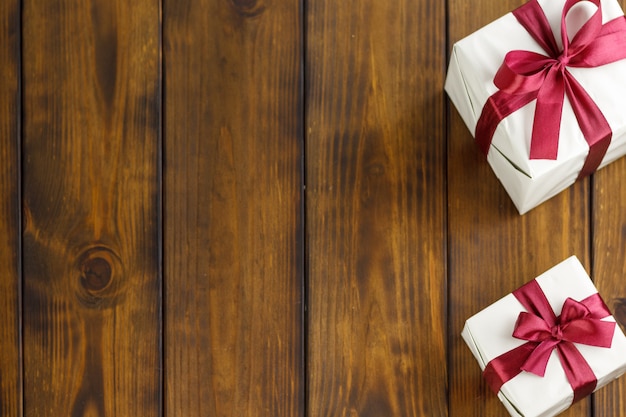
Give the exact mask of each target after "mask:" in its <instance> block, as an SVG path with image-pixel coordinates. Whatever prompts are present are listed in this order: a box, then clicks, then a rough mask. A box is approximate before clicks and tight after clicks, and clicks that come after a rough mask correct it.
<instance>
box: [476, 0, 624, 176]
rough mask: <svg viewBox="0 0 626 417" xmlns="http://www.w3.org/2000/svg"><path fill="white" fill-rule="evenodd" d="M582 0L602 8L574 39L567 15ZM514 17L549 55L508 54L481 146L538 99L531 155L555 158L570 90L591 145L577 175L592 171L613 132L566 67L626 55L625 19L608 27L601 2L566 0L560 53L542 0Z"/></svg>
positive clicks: (486, 111)
mask: <svg viewBox="0 0 626 417" xmlns="http://www.w3.org/2000/svg"><path fill="white" fill-rule="evenodd" d="M580 1H590V2H591V3H593V4H595V5H596V6H597V7H598V10H597V11H596V12H595V13H594V14H593V15H592V16H591V18H590V19H589V20H588V21H587V22H586V23H585V24H584V25H583V26H582V27H581V28H580V30H579V31H578V33H577V34H576V35H575V36H574V38H573V39H572V41H571V42H570V40H569V38H568V36H567V28H566V24H565V17H566V15H567V13H568V12H569V11H570V9H571V8H572V7H573V6H574V5H575V4H576V3H578V2H580ZM513 15H514V16H515V17H516V18H517V20H518V22H519V23H520V24H521V25H522V26H523V27H524V28H525V29H526V30H527V31H528V33H529V34H530V35H531V36H532V37H533V39H535V40H536V41H537V42H538V43H539V45H540V46H541V48H543V50H544V51H545V52H546V54H547V55H542V54H538V53H535V52H530V51H521V50H516V51H510V52H509V53H507V55H506V56H505V58H504V62H503V63H502V66H501V67H500V69H499V70H498V72H497V73H496V75H495V78H494V84H495V85H496V87H498V89H499V90H498V91H497V92H496V93H495V94H493V95H492V96H491V97H489V99H488V100H487V103H485V106H484V107H483V110H482V114H481V115H480V118H479V120H478V123H477V125H476V132H475V135H474V136H475V137H476V141H477V143H478V146H479V148H480V149H481V150H482V152H483V153H484V154H485V155H487V153H488V152H489V148H490V147H491V141H492V138H493V134H494V132H495V130H496V127H497V126H498V124H499V123H500V122H501V121H502V120H503V119H504V118H505V117H507V116H509V115H510V114H512V113H514V112H515V111H517V110H518V109H520V108H522V107H523V106H525V105H526V104H528V103H530V102H531V101H533V100H535V99H536V100H537V106H536V110H535V116H534V122H533V131H532V137H531V144H530V159H556V157H557V152H558V143H559V131H560V127H561V114H562V111H563V100H564V95H565V94H567V97H568V99H569V101H570V103H571V105H572V109H573V110H574V115H575V116H576V120H577V121H578V124H579V126H580V129H581V131H582V133H583V136H584V137H585V140H586V141H587V143H588V144H589V154H588V155H587V158H586V160H585V164H584V166H583V168H582V170H581V172H580V174H579V176H578V178H582V177H585V176H587V175H590V174H592V173H593V172H594V171H595V170H596V169H597V168H598V166H599V165H600V163H601V162H602V158H604V155H605V154H606V150H607V149H608V147H609V144H610V142H611V136H612V132H611V128H610V126H609V124H608V122H607V120H606V119H605V118H604V115H603V114H602V112H601V111H600V109H599V108H598V106H597V105H596V104H595V102H594V101H593V100H592V98H591V97H590V96H589V94H588V93H587V92H586V91H585V89H584V88H583V87H582V86H581V85H580V84H579V83H578V81H576V79H575V78H574V77H573V76H572V74H571V73H570V72H569V71H568V70H567V67H579V68H592V67H597V66H600V65H605V64H608V63H611V62H615V61H618V60H621V59H624V58H626V18H624V16H621V17H619V18H616V19H613V20H611V21H610V22H607V23H606V24H604V25H603V24H602V8H601V5H600V0H567V1H566V3H565V6H564V7H563V13H562V16H561V39H562V41H563V50H562V51H561V50H559V48H558V46H557V43H556V40H555V38H554V35H553V33H552V30H551V28H550V24H549V22H548V20H547V18H546V16H545V14H544V13H543V10H542V9H541V6H540V5H539V3H538V2H537V0H531V1H530V2H528V3H526V4H524V5H523V6H521V7H519V8H517V9H516V10H514V11H513Z"/></svg>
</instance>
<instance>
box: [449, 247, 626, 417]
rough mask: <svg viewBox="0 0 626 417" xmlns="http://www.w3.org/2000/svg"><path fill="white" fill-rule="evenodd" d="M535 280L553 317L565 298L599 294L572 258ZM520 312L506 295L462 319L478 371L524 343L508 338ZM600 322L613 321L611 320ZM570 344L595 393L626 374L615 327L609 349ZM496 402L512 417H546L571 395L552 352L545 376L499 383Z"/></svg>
mask: <svg viewBox="0 0 626 417" xmlns="http://www.w3.org/2000/svg"><path fill="white" fill-rule="evenodd" d="M535 281H536V282H537V283H538V284H539V286H540V287H541V289H542V290H543V293H544V294H545V296H546V298H547V300H548V302H549V304H550V306H551V307H552V310H553V311H554V313H555V314H556V315H557V316H559V315H560V314H561V309H562V307H563V304H564V302H565V300H566V299H567V298H568V297H569V298H572V299H574V300H576V301H581V300H584V299H585V298H587V297H589V296H591V295H593V294H596V293H597V292H598V291H597V289H596V288H595V286H594V285H593V283H592V282H591V280H590V279H589V276H588V275H587V273H586V271H585V269H584V268H583V266H582V265H581V263H580V262H579V260H578V259H577V258H576V257H575V256H572V257H570V258H568V259H566V260H565V261H563V262H561V263H560V264H558V265H556V266H554V267H553V268H551V269H549V270H548V271H546V272H544V273H543V274H541V275H540V276H538V277H537V278H535ZM523 311H526V310H525V308H524V306H523V305H522V304H521V303H520V302H519V301H518V299H517V298H516V297H515V296H514V295H513V294H509V295H507V296H505V297H504V298H502V299H500V300H498V301H496V302H495V303H494V304H492V305H490V306H489V307H487V308H485V309H484V310H482V311H480V312H479V313H477V314H476V315H474V316H472V317H470V318H469V319H468V320H467V321H466V323H465V328H464V329H463V332H462V334H461V335H462V337H463V339H464V340H465V342H466V343H467V345H468V347H469V348H470V350H471V351H472V353H473V355H474V357H475V358H476V360H477V361H478V363H479V365H480V368H481V369H482V370H484V369H485V367H486V366H487V364H488V363H489V362H490V361H492V360H493V359H494V358H497V357H498V356H500V355H502V354H503V353H506V352H510V351H511V350H513V349H515V348H517V347H518V346H521V345H523V344H525V343H526V341H525V340H520V339H517V338H514V337H513V335H512V334H513V331H514V328H515V324H516V322H517V319H518V316H519V314H520V312H523ZM602 320H603V321H608V322H615V320H614V318H613V316H608V317H606V318H604V319H602ZM574 345H575V347H576V348H577V349H578V351H579V352H580V353H581V354H582V355H583V357H584V358H585V361H586V362H587V363H588V364H589V366H590V367H591V369H592V370H593V373H594V375H595V377H596V379H597V385H596V390H597V389H599V388H601V387H602V386H604V385H606V384H608V383H609V382H611V381H613V380H614V379H616V378H618V377H620V376H621V375H622V374H623V373H624V372H625V371H626V337H625V336H624V334H623V333H622V331H621V329H620V327H619V326H617V325H616V326H615V330H614V333H613V339H612V342H611V346H610V348H604V347H597V346H589V345H584V344H578V343H575V344H574ZM498 398H499V399H500V401H501V402H502V403H503V404H504V406H505V407H506V409H507V410H508V411H509V413H510V414H511V415H512V416H516V417H548V416H554V415H556V414H558V413H560V412H562V411H564V410H565V409H567V408H568V407H569V406H570V405H571V403H572V400H573V398H574V392H573V389H572V387H571V386H570V384H569V382H568V380H567V378H566V375H565V371H564V370H563V366H562V364H561V361H560V359H559V356H558V354H557V352H556V350H554V351H552V353H551V354H550V359H549V361H548V366H547V368H546V372H545V375H544V376H543V377H540V376H537V375H535V374H532V373H529V372H525V371H522V372H521V373H520V374H519V375H517V376H515V377H514V378H513V379H511V380H509V381H508V382H506V383H504V385H502V387H501V389H500V391H499V392H498Z"/></svg>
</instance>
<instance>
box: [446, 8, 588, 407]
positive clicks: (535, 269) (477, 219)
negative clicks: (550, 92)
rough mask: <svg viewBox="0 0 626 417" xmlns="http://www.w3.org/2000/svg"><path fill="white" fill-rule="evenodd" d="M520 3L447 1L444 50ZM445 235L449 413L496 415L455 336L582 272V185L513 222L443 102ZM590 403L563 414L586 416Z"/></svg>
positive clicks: (585, 230)
mask: <svg viewBox="0 0 626 417" xmlns="http://www.w3.org/2000/svg"><path fill="white" fill-rule="evenodd" d="M522 3H523V2H520V1H493V0H481V1H478V2H472V3H471V4H469V3H467V2H464V1H458V0H450V1H449V8H448V10H449V11H450V15H449V39H450V45H449V48H451V46H452V44H453V43H454V42H456V41H457V40H459V39H461V38H462V37H465V36H467V35H469V34H470V33H472V32H473V31H475V30H477V29H478V28H480V27H482V26H484V25H486V24H487V23H489V22H491V21H493V20H494V19H496V18H498V17H500V16H502V15H504V14H505V13H507V12H509V11H511V10H513V9H514V8H515V7H517V6H519V5H520V4H522ZM449 122H450V129H449V136H448V143H449V148H448V202H449V204H448V230H449V252H448V253H449V260H450V261H449V268H450V269H449V278H448V280H449V281H448V283H449V288H450V299H449V301H448V303H449V311H450V319H449V320H450V326H449V334H448V338H449V340H448V349H449V357H450V360H449V364H450V365H449V366H450V391H449V397H450V402H449V403H450V409H449V412H450V415H451V416H468V417H470V416H477V417H478V416H492V415H504V414H505V410H504V407H503V406H502V405H501V404H500V402H499V401H498V399H497V397H496V396H495V395H494V394H493V393H492V392H491V391H490V390H489V389H488V388H487V387H486V385H485V383H484V382H483V380H482V377H481V372H480V368H479V366H478V364H477V363H476V360H475V359H474V357H473V356H472V354H471V353H470V351H469V349H468V348H467V347H466V346H465V344H464V342H463V341H462V339H461V337H460V333H461V330H462V328H463V325H464V323H465V320H466V319H467V318H469V317H470V316H472V315H473V314H475V313H477V312H478V311H480V310H482V309H483V308H485V307H487V306H488V305H489V304H491V303H493V302H494V301H496V300H498V299H500V298H501V297H503V296H505V295H506V294H508V293H510V292H511V291H512V290H514V289H516V288H518V287H519V286H521V285H522V284H524V283H526V282H527V281H529V280H531V279H533V278H534V277H536V276H537V275H539V274H540V273H542V272H544V271H545V270H547V269H549V268H551V267H552V266H554V265H556V264H557V263H559V262H561V261H562V260H564V259H565V258H567V257H569V256H571V255H576V256H578V258H579V259H580V260H581V262H582V263H583V265H584V266H585V267H586V268H587V270H588V271H589V266H590V261H589V253H590V246H589V245H590V242H589V234H590V230H589V216H590V214H589V180H588V179H587V180H584V181H581V182H578V183H576V184H574V185H573V186H572V187H571V188H570V189H568V190H567V191H565V192H563V193H561V194H559V195H558V196H557V197H555V198H553V199H551V200H549V201H548V202H546V203H545V204H542V205H541V206H539V207H537V208H535V209H533V210H531V211H530V212H529V213H527V214H525V215H523V216H520V215H519V214H517V211H516V210H515V208H514V206H513V203H512V202H511V201H510V199H509V197H508V195H507V194H506V192H505V191H504V188H503V187H502V186H501V185H500V183H499V182H498V180H497V179H496V177H495V175H494V174H493V172H492V171H491V169H490V167H489V166H488V164H487V162H486V160H485V158H484V157H483V156H482V155H481V154H480V153H479V151H478V150H477V149H476V146H475V144H474V143H473V138H472V137H471V135H470V133H469V131H468V129H467V128H466V127H465V125H464V124H463V121H462V120H461V118H460V116H459V115H458V113H457V112H456V110H455V109H454V107H453V106H452V105H451V104H450V118H449ZM589 406H590V402H589V400H584V401H582V402H579V403H577V404H575V405H574V406H572V407H571V408H570V409H569V411H567V412H565V413H564V414H563V416H572V417H573V416H583V415H588V410H589Z"/></svg>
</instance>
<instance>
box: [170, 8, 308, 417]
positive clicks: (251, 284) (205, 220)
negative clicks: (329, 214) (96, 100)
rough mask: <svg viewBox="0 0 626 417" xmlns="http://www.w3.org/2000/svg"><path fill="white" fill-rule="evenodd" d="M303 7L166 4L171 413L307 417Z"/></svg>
mask: <svg viewBox="0 0 626 417" xmlns="http://www.w3.org/2000/svg"><path fill="white" fill-rule="evenodd" d="M300 15H301V10H300V5H299V4H298V2H294V1H289V0H276V1H274V2H272V3H271V4H265V3H263V2H255V1H252V2H250V1H232V2H226V1H224V2H216V1H206V0H203V1H199V2H198V1H195V2H193V1H187V0H185V1H179V0H170V1H166V2H165V8H164V16H165V20H164V24H165V25H164V52H165V63H166V67H165V74H166V83H165V96H166V98H167V100H166V102H165V114H166V117H165V130H164V132H165V139H164V140H165V148H164V149H165V169H166V171H165V172H166V174H165V195H166V198H165V214H166V217H165V226H164V227H165V240H164V251H165V277H166V281H165V300H166V302H165V305H166V309H165V319H166V320H165V323H166V326H165V340H166V345H165V353H166V355H165V374H166V379H165V384H166V385H165V394H166V396H165V412H166V415H169V416H232V417H235V416H268V417H270V416H271V417H274V416H275V417H291V416H299V415H303V407H304V366H303V359H302V349H303V345H302V340H303V331H304V328H303V326H302V325H303V316H302V312H303V304H302V302H303V292H302V285H303V284H302V283H303V277H304V275H303V264H302V261H303V245H304V241H303V230H304V224H303V214H302V202H303V200H302V193H303V189H302V186H303V173H302V158H303V138H302V105H303V98H302V84H301V75H300V71H301V54H302V42H301V31H302V21H301V19H300Z"/></svg>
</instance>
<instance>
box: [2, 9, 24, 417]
mask: <svg viewBox="0 0 626 417" xmlns="http://www.w3.org/2000/svg"><path fill="white" fill-rule="evenodd" d="M0 63H1V64H0V352H1V354H0V415H2V416H17V417H19V416H21V415H22V366H21V365H22V355H21V316H20V311H21V279H20V278H21V277H20V272H21V266H20V263H21V252H20V217H19V209H20V188H19V175H20V165H19V120H20V118H19V115H20V91H19V78H20V3H19V1H3V2H1V3H0Z"/></svg>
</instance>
